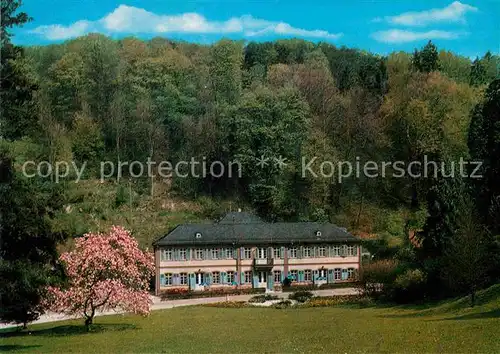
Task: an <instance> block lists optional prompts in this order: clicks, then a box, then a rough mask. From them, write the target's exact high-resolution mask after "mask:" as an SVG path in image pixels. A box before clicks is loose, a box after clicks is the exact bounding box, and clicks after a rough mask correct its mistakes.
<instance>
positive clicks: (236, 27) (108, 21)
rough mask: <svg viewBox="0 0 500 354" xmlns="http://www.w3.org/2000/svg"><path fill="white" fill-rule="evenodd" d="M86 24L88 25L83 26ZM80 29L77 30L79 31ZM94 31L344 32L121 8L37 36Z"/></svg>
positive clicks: (325, 35)
mask: <svg viewBox="0 0 500 354" xmlns="http://www.w3.org/2000/svg"><path fill="white" fill-rule="evenodd" d="M83 24H85V26H83ZM75 27H77V28H75ZM90 28H92V30H93V31H96V32H105V33H148V34H164V33H190V34H241V35H242V36H244V37H257V36H262V35H281V36H299V37H310V38H323V39H331V40H334V39H338V38H340V37H341V36H342V33H330V32H328V31H324V30H319V29H314V30H307V29H302V28H296V27H293V26H291V25H290V24H288V23H284V22H274V21H268V20H263V19H258V18H254V17H252V16H249V15H246V16H241V17H232V18H230V19H228V20H226V21H210V20H208V19H206V18H205V17H204V16H203V15H200V14H198V13H193V12H190V13H183V14H179V15H159V14H155V13H153V12H149V11H146V10H144V9H141V8H137V7H133V6H127V5H120V6H118V7H117V8H116V9H115V10H114V11H112V12H111V13H109V14H107V15H106V16H104V17H103V18H102V19H100V20H98V21H94V22H91V21H86V20H83V21H78V22H75V23H74V24H72V25H70V26H67V27H65V26H62V25H50V26H39V27H37V28H36V29H35V30H33V33H36V34H39V35H41V36H44V37H45V38H47V39H51V40H56V39H67V38H72V37H77V36H79V35H82V34H85V33H87V32H88V31H89V29H90Z"/></svg>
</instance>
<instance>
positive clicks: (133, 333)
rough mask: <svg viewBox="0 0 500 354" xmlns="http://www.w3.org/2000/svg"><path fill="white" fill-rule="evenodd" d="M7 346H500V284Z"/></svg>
mask: <svg viewBox="0 0 500 354" xmlns="http://www.w3.org/2000/svg"><path fill="white" fill-rule="evenodd" d="M0 340H1V343H0V351H4V352H5V351H23V352H51V353H66V352H102V353H104V352H106V353H110V352H150V353H151V352H155V353H159V352H164V353H165V352H171V353H181V352H190V353H206V352H212V353H215V352H217V353H221V352H230V353H257V352H259V353H263V352H266V353H310V352H324V353H326V352H328V353H382V352H390V353H394V352H399V353H401V352H404V353H417V352H418V353H423V352H426V353H427V352H440V353H498V352H500V285H497V286H495V287H492V288H490V289H488V290H487V291H484V292H483V293H481V294H480V296H479V303H478V305H477V306H476V307H474V308H472V309H471V308H468V307H467V299H459V300H456V301H449V302H446V303H442V304H441V305H437V306H431V307H426V308H424V307H420V308H409V307H370V308H361V309H360V308H354V307H351V308H349V307H325V308H298V309H287V310H279V309H271V308H241V309H229V308H209V307H183V308H180V307H179V308H174V309H171V310H164V311H155V312H153V313H152V314H151V315H150V317H148V318H141V317H137V316H128V315H119V316H106V317H98V318H97V319H96V328H95V330H94V332H92V333H86V332H85V330H84V328H83V326H82V321H66V322H56V323H48V324H43V325H34V326H32V327H30V329H29V331H28V332H26V333H14V332H4V333H2V334H1V337H0Z"/></svg>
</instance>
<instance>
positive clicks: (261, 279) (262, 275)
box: [258, 272, 267, 283]
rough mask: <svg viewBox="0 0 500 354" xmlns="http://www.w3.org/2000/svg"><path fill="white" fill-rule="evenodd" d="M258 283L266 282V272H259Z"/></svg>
mask: <svg viewBox="0 0 500 354" xmlns="http://www.w3.org/2000/svg"><path fill="white" fill-rule="evenodd" d="M258 278H259V283H267V272H259V274H258Z"/></svg>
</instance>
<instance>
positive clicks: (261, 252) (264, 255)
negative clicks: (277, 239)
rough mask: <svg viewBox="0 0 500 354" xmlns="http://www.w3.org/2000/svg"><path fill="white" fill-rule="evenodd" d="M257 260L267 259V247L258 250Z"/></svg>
mask: <svg viewBox="0 0 500 354" xmlns="http://www.w3.org/2000/svg"><path fill="white" fill-rule="evenodd" d="M257 258H258V259H267V248H266V247H259V248H257Z"/></svg>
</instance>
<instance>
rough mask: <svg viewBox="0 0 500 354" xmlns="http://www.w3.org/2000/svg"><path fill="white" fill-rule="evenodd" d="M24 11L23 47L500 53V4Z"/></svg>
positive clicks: (41, 4)
mask: <svg viewBox="0 0 500 354" xmlns="http://www.w3.org/2000/svg"><path fill="white" fill-rule="evenodd" d="M22 8H23V11H26V12H27V13H28V14H29V15H30V16H32V17H33V18H34V21H33V22H31V23H29V24H26V25H25V26H24V27H23V28H18V29H16V30H15V31H14V33H15V37H14V39H13V40H14V42H15V43H16V44H23V45H34V44H49V43H60V42H62V41H64V40H67V39H71V38H74V37H76V36H79V35H84V34H86V33H89V32H100V33H103V34H106V35H109V36H111V37H113V38H122V37H126V36H130V35H134V36H137V37H140V38H152V37H155V36H163V37H169V38H173V39H184V40H188V41H194V42H199V43H210V42H213V41H215V40H217V39H220V38H223V37H226V38H234V39H241V38H243V39H247V40H255V41H265V40H273V39H277V38H290V37H300V38H304V39H308V40H312V41H327V42H331V43H332V44H335V45H338V46H341V45H346V46H349V47H356V48H360V49H364V50H368V51H371V52H375V53H380V54H387V53H390V52H392V51H399V50H405V51H412V50H413V49H414V48H415V47H420V46H422V45H423V44H425V43H426V41H427V40H429V39H432V40H433V41H434V42H435V43H436V44H437V45H438V47H439V48H443V49H448V50H452V51H454V52H456V53H459V54H462V55H465V56H468V57H475V56H476V55H482V54H484V53H485V52H486V51H487V50H491V51H492V52H494V53H498V52H499V48H500V20H498V18H499V17H500V16H499V15H500V0H464V1H461V2H460V1H450V0H448V1H415V0H414V1H407V0H393V1H391V0H386V1H369V0H364V1H361V0H337V1H334V0H324V1H307V2H306V1H304V0H288V1H279V0H276V1H273V0H268V1H265V0H246V1H244V0H182V1H181V0H142V1H137V0H43V1H41V0H24V2H23V7H22Z"/></svg>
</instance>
